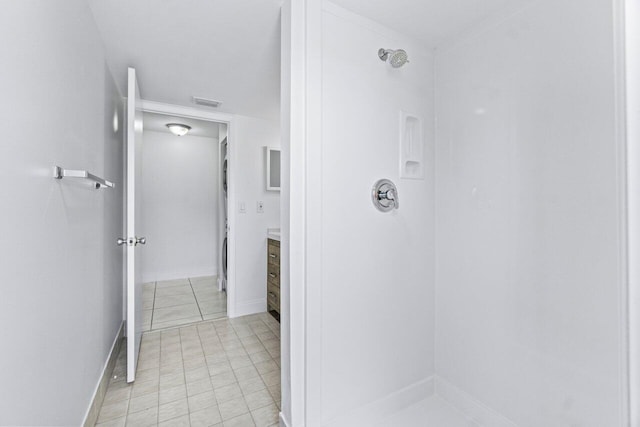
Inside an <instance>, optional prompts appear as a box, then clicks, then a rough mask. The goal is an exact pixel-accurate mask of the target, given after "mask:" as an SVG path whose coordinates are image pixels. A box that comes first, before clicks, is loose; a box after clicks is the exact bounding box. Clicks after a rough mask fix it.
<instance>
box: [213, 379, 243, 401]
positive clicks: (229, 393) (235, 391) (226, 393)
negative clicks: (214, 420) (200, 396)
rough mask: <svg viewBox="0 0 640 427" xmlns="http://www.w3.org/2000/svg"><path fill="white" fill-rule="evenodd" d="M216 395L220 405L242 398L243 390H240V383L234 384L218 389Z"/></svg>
mask: <svg viewBox="0 0 640 427" xmlns="http://www.w3.org/2000/svg"><path fill="white" fill-rule="evenodd" d="M215 395H216V400H217V401H218V404H220V403H222V402H226V401H229V400H233V399H237V398H239V397H242V389H241V388H240V386H239V385H238V383H233V384H229V385H226V386H224V387H220V388H218V389H216V390H215Z"/></svg>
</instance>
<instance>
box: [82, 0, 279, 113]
mask: <svg viewBox="0 0 640 427" xmlns="http://www.w3.org/2000/svg"><path fill="white" fill-rule="evenodd" d="M282 1H283V0H162V1H158V0H135V1H132V0H88V2H89V5H90V7H91V9H92V11H93V14H94V17H95V20H96V24H97V25H98V28H99V30H100V32H101V35H102V39H103V41H104V45H105V49H106V52H107V61H108V62H109V66H110V68H111V70H112V72H113V74H114V78H115V79H116V83H117V85H118V87H119V89H120V91H121V93H122V94H123V95H126V93H127V91H126V76H127V67H135V68H136V71H137V75H138V82H139V84H140V91H141V95H142V98H143V99H147V100H151V101H158V102H165V103H169V104H176V105H185V106H192V107H193V106H194V105H193V104H192V103H191V97H192V96H200V97H204V98H210V99H215V100H219V101H222V105H221V106H220V107H219V108H216V109H211V108H207V107H199V108H204V109H208V110H210V111H211V110H213V111H223V112H228V113H237V114H243V115H249V116H255V117H261V118H267V119H274V120H275V119H277V118H278V117H279V110H280V6H281V4H282Z"/></svg>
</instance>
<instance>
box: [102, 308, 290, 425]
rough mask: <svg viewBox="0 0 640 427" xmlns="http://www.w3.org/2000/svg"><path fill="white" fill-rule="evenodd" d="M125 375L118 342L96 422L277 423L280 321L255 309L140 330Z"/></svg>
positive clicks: (124, 349)
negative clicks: (132, 364)
mask: <svg viewBox="0 0 640 427" xmlns="http://www.w3.org/2000/svg"><path fill="white" fill-rule="evenodd" d="M125 379H126V345H123V346H122V350H121V352H120V354H119V356H118V360H117V363H116V367H115V369H114V372H113V376H112V378H111V380H110V383H109V386H108V388H107V393H106V395H105V399H104V403H103V405H102V409H101V411H100V414H99V416H98V423H97V426H99V427H118V426H119V427H121V426H162V427H164V426H192V427H200V426H204V427H210V426H215V427H230V426H236V427H251V426H258V427H262V426H265V427H267V426H277V425H278V412H279V410H280V324H279V323H278V322H277V321H276V320H275V319H273V317H271V315H269V314H267V313H261V314H255V315H251V316H245V317H240V318H236V319H221V320H215V321H210V322H201V323H197V324H193V325H189V326H185V327H181V328H174V329H166V330H163V331H157V332H146V333H145V334H144V335H143V337H142V345H141V347H140V358H139V361H138V372H137V378H136V381H135V383H133V384H131V385H130V384H127V382H126V380H125Z"/></svg>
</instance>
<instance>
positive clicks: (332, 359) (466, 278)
mask: <svg viewBox="0 0 640 427" xmlns="http://www.w3.org/2000/svg"><path fill="white" fill-rule="evenodd" d="M308 3H309V4H312V5H314V4H315V5H317V3H316V2H308ZM613 5H614V2H606V1H599V0H586V1H580V2H578V1H573V0H560V1H554V2H552V1H546V0H545V1H537V2H531V3H530V4H529V5H528V6H527V7H525V8H523V9H522V10H520V11H519V12H517V13H511V14H510V15H508V16H505V15H502V16H501V17H500V19H496V20H495V21H494V22H490V21H488V22H485V23H483V24H482V27H480V28H476V29H475V31H472V32H466V33H464V35H463V36H462V37H461V38H460V39H458V40H457V41H449V42H448V43H447V44H446V45H444V46H440V47H439V48H437V49H435V51H432V50H431V49H427V48H425V47H423V46H421V45H420V44H419V43H416V42H413V41H412V40H411V39H407V38H406V37H404V36H403V35H401V34H397V33H395V32H393V31H391V30H389V29H387V28H385V27H383V26H381V25H379V24H377V23H374V22H372V21H370V20H368V19H366V18H364V17H362V16H358V15H356V14H353V13H351V12H347V11H345V10H343V9H340V8H338V7H336V6H334V5H332V4H331V3H328V2H324V3H323V4H322V12H320V7H319V6H313V7H317V9H314V8H313V7H310V9H309V10H310V11H311V12H309V15H307V17H306V18H304V19H305V25H307V27H306V29H307V31H308V34H309V36H308V37H309V38H310V40H311V41H309V42H307V45H305V46H306V49H309V50H308V51H306V55H307V57H306V58H307V61H308V62H307V63H306V64H305V66H306V67H308V69H307V73H306V74H305V78H307V79H308V81H309V83H307V87H306V90H307V92H305V95H306V96H308V97H309V101H308V102H310V104H309V105H308V106H307V110H306V112H307V114H311V115H312V118H311V119H309V120H308V121H307V122H305V124H306V126H308V128H307V131H308V132H310V134H311V135H312V136H307V138H308V145H306V146H305V147H304V148H305V149H306V150H308V153H307V155H306V157H305V162H306V163H305V166H304V167H305V169H306V174H307V175H306V176H305V179H306V180H307V182H306V183H305V185H306V187H305V188H307V191H308V193H307V197H308V198H309V199H308V201H305V203H306V205H305V209H307V210H306V212H307V217H305V221H306V223H305V225H304V227H305V232H306V233H307V235H306V240H305V242H306V244H307V245H308V246H307V247H306V249H305V250H306V252H305V256H307V257H308V258H307V259H306V260H305V263H306V264H305V268H306V270H305V275H306V276H305V277H304V280H306V284H307V286H306V288H305V291H306V292H307V295H306V298H307V300H306V305H305V310H307V312H306V316H307V320H306V321H307V326H306V327H307V344H306V345H307V351H308V352H309V353H308V356H307V357H308V359H307V361H306V363H307V371H306V372H307V375H308V377H307V379H306V381H307V385H308V387H309V389H308V395H307V397H306V399H307V402H306V408H305V409H306V411H307V417H308V421H309V425H331V426H339V425H349V426H351V425H371V424H373V422H374V421H375V419H376V417H378V418H379V417H383V416H387V415H389V414H391V413H393V412H394V411H397V410H398V409H400V408H401V407H402V406H408V405H409V404H410V403H411V402H413V401H415V400H419V399H422V398H425V397H428V396H430V395H431V394H432V393H433V391H434V389H435V392H436V393H438V394H439V395H440V396H441V397H443V398H444V399H446V400H448V401H450V402H451V403H453V404H454V405H455V406H456V407H458V408H459V409H461V410H463V411H465V412H467V414H468V415H469V416H470V417H472V418H473V419H474V420H475V421H476V422H478V423H480V424H482V425H485V426H500V427H502V426H514V425H518V426H521V427H525V426H528V427H539V426H545V427H548V426H549V427H553V426H569V425H571V426H582V427H589V426H592V427H596V426H597V427H602V426H622V425H624V417H625V415H624V405H625V403H624V395H625V391H624V387H625V385H624V384H623V381H622V380H621V379H622V378H623V375H624V372H625V364H624V361H625V357H624V354H625V342H624V323H623V318H624V314H625V311H624V308H623V307H624V303H625V300H624V296H625V295H624V287H623V280H624V277H623V273H622V272H623V268H624V250H623V238H622V232H623V231H624V224H623V223H622V218H623V210H622V207H623V203H622V200H623V199H622V195H623V185H622V183H623V182H624V180H623V172H622V171H623V169H622V166H621V159H622V155H621V148H620V147H621V146H622V145H621V142H620V139H619V132H617V129H618V126H619V124H620V123H619V121H618V119H617V117H616V110H617V106H618V104H617V102H618V101H619V100H617V99H616V97H615V94H616V90H617V89H618V88H617V87H616V82H617V79H618V77H617V74H616V72H617V70H616V68H615V64H616V58H615V55H614V53H615V46H616V44H615V40H614V37H615V31H614V26H613V23H614V14H615V11H614V7H613ZM316 25H321V31H318V30H317V28H316ZM316 36H317V37H318V39H319V40H315V41H314V37H316ZM314 43H317V44H315V45H314ZM314 46H322V50H321V52H318V53H316V52H315V50H314V49H316V47H314ZM381 47H385V48H392V49H393V48H403V49H406V50H407V51H408V52H409V58H410V61H411V62H410V63H409V64H408V65H406V66H405V67H403V68H400V69H392V68H391V67H389V66H388V64H384V63H382V62H381V61H380V60H379V59H378V57H377V56H376V52H377V50H378V49H379V48H381ZM434 52H435V54H434ZM316 61H317V62H316ZM434 71H435V74H434ZM316 73H318V74H317V75H318V76H319V77H318V79H317V80H316ZM316 91H317V92H316ZM317 93H321V100H322V102H321V107H318V105H317V104H318V103H317V101H316V100H315V96H317V95H316V94H317ZM316 108H318V110H316ZM401 111H405V112H409V113H414V114H416V115H417V116H418V117H420V118H421V119H422V122H423V126H424V133H423V134H424V144H425V146H424V147H425V152H426V156H425V159H426V168H425V170H426V175H425V179H424V180H405V179H400V177H399V176H400V175H399V157H398V156H399V145H398V144H399V135H400V129H399V117H400V112H401ZM319 125H321V137H318V136H317V133H316V129H315V126H319ZM434 128H435V129H434ZM318 146H321V148H318ZM316 150H317V151H316ZM293 152H294V150H292V153H293ZM320 154H321V155H320ZM380 178H389V179H391V180H393V181H394V182H396V184H397V185H398V190H399V197H400V209H399V210H397V211H393V212H392V213H391V214H382V213H380V212H378V211H376V210H375V208H374V207H373V206H372V204H371V195H370V191H371V186H372V184H373V183H374V182H375V181H376V180H377V179H380ZM314 189H315V190H317V191H314ZM317 194H321V196H317ZM294 195H295V194H293V193H292V204H294V203H297V202H296V200H294V199H295V198H294ZM295 206H296V207H297V208H299V207H300V206H301V205H299V204H296V205H295ZM314 207H315V208H316V209H314ZM292 271H294V270H293V269H292ZM292 295H293V294H292ZM292 312H293V311H292ZM292 354H293V353H292ZM434 384H435V386H434ZM423 421H424V420H423ZM416 425H421V424H420V422H419V421H418V423H417V424H416ZM437 427H446V426H437Z"/></svg>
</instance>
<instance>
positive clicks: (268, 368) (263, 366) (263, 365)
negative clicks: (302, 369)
mask: <svg viewBox="0 0 640 427" xmlns="http://www.w3.org/2000/svg"><path fill="white" fill-rule="evenodd" d="M254 366H255V367H256V369H257V370H258V372H259V373H260V375H264V374H266V373H267V372H272V371H277V370H279V369H280V367H279V366H278V365H277V364H276V362H274V361H273V360H272V359H271V358H269V360H265V361H264V362H258V363H254Z"/></svg>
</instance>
